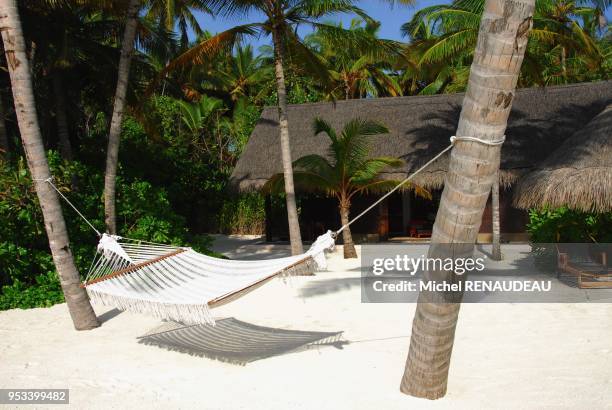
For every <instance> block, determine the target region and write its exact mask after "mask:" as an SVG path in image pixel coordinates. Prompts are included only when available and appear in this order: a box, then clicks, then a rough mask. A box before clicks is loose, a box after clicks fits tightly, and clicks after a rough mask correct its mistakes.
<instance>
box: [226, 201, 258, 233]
mask: <svg viewBox="0 0 612 410" xmlns="http://www.w3.org/2000/svg"><path fill="white" fill-rule="evenodd" d="M265 219H266V215H265V208H264V199H263V197H262V196H261V195H260V194H257V193H252V194H244V195H241V196H239V197H236V198H230V199H228V200H226V201H225V202H224V203H223V206H222V207H221V211H220V213H219V218H218V228H219V232H221V233H225V234H242V235H261V234H263V233H264V230H265Z"/></svg>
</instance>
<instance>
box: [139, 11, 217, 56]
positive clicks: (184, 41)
mask: <svg viewBox="0 0 612 410" xmlns="http://www.w3.org/2000/svg"><path fill="white" fill-rule="evenodd" d="M205 3H206V2H205V1H204V0H147V4H146V6H145V8H146V9H147V13H146V15H145V16H146V17H147V18H150V19H152V20H157V21H160V22H162V23H163V24H164V27H165V28H166V30H168V31H174V28H175V26H176V25H177V24H178V29H179V33H180V35H181V39H180V44H181V48H183V49H184V48H186V47H187V46H188V44H189V36H188V32H189V28H191V30H193V32H194V33H195V35H196V36H201V35H202V34H204V31H203V30H202V27H200V23H198V20H197V18H196V16H195V15H194V14H193V13H194V12H195V11H199V12H203V13H208V14H210V9H209V8H208V7H206V4H205Z"/></svg>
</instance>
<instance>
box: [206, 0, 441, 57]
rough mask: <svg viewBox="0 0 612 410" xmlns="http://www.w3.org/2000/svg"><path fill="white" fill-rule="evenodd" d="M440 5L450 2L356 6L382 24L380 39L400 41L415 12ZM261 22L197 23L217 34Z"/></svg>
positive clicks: (367, 0)
mask: <svg viewBox="0 0 612 410" xmlns="http://www.w3.org/2000/svg"><path fill="white" fill-rule="evenodd" d="M442 3H450V1H444V0H421V1H417V2H416V4H415V5H414V6H400V5H395V6H394V7H393V8H391V7H390V6H389V5H388V4H386V3H385V2H384V1H382V0H362V1H360V2H359V3H358V6H359V7H360V8H362V9H363V10H365V11H366V13H367V14H368V15H370V16H371V17H372V18H374V19H375V20H378V21H381V22H382V23H383V24H382V27H381V28H380V32H379V33H380V37H381V38H388V39H393V40H401V39H402V37H401V33H400V27H401V25H402V24H404V23H405V22H407V21H408V20H410V18H411V17H412V15H413V14H414V12H415V11H416V10H418V9H421V8H423V7H425V6H429V5H432V4H442ZM354 17H355V16H354V15H343V14H338V15H334V16H331V17H330V18H329V19H326V20H334V21H342V22H343V23H344V25H345V26H347V25H348V24H349V23H350V21H351V19H353V18H354ZM262 20H264V18H263V17H262V16H260V15H256V14H253V15H250V16H248V17H247V18H246V19H244V20H237V19H224V18H220V17H215V18H213V17H211V16H209V15H206V14H198V21H199V22H200V26H201V27H202V28H203V29H204V30H208V31H210V32H212V33H218V32H220V31H223V30H226V29H228V28H230V27H233V26H235V25H238V24H245V23H250V22H257V21H262ZM309 31H310V29H309V28H307V27H304V28H303V29H302V32H301V33H300V34H302V35H303V34H305V33H307V32H309ZM248 41H249V42H251V43H252V44H253V45H254V46H255V47H259V46H260V45H263V44H270V38H261V39H259V40H255V39H253V40H251V39H250V40H248Z"/></svg>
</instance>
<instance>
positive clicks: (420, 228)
mask: <svg viewBox="0 0 612 410" xmlns="http://www.w3.org/2000/svg"><path fill="white" fill-rule="evenodd" d="M407 231H408V236H409V237H411V238H431V224H430V223H428V222H427V221H424V220H420V219H412V220H410V222H409V223H408V227H407Z"/></svg>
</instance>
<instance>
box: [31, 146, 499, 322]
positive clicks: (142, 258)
mask: <svg viewBox="0 0 612 410" xmlns="http://www.w3.org/2000/svg"><path fill="white" fill-rule="evenodd" d="M504 139H505V137H503V138H501V139H499V140H495V141H489V140H482V139H479V138H474V137H457V136H453V137H451V139H450V142H451V143H450V145H448V146H447V147H446V148H444V149H443V150H442V151H440V152H439V153H438V154H437V155H436V156H434V157H433V158H432V159H430V160H429V161H427V162H426V163H425V164H424V165H423V166H421V167H420V168H419V169H417V170H416V171H414V172H413V173H412V174H411V175H410V176H408V177H406V178H405V179H404V180H403V181H402V182H400V183H399V184H398V185H397V186H396V187H395V188H393V189H391V190H390V191H388V192H387V193H386V194H384V195H383V196H381V197H380V198H379V199H378V200H377V201H375V202H374V203H373V204H372V205H370V206H369V207H367V208H366V209H365V210H364V211H362V212H361V213H360V214H359V215H357V216H355V217H354V218H352V219H351V220H350V221H348V222H347V223H345V224H344V225H343V226H342V227H340V229H338V230H337V231H335V232H331V231H327V233H325V234H323V235H321V236H319V237H318V238H317V240H316V241H315V242H314V243H313V244H312V246H311V247H310V249H309V250H308V251H307V252H306V253H304V254H301V255H295V256H290V257H286V258H278V259H268V260H261V261H236V260H225V259H218V258H212V257H210V256H206V255H202V254H200V253H198V252H195V251H194V250H193V249H191V248H185V247H178V246H171V245H163V244H156V243H151V242H145V241H137V240H131V239H125V238H121V237H119V236H113V235H108V234H101V233H100V232H99V231H98V230H97V229H96V228H95V227H94V226H93V225H92V224H91V222H90V221H88V220H87V218H85V216H83V214H82V213H81V212H80V211H79V210H78V209H77V208H76V207H75V206H74V205H73V204H72V203H71V202H70V200H68V198H66V196H64V194H63V193H62V192H61V191H60V190H59V189H57V187H56V186H55V185H54V184H53V182H52V180H53V177H49V178H46V179H38V180H37V181H41V182H46V183H48V184H49V185H51V187H52V188H53V189H55V191H57V193H58V194H59V195H60V196H61V197H62V199H64V200H65V201H66V202H67V203H68V205H70V206H71V207H72V208H73V209H74V210H75V211H76V212H77V214H78V215H79V216H80V217H81V218H83V220H84V221H85V222H86V223H87V224H88V225H89V226H90V227H91V228H92V229H93V230H94V231H95V232H96V233H97V234H98V236H100V238H101V239H100V243H99V244H98V251H99V253H100V256H99V257H98V258H97V259H94V263H92V267H91V269H90V270H89V273H88V274H87V277H86V279H85V282H84V283H83V284H82V286H83V287H84V288H85V289H86V290H87V293H88V294H89V297H90V298H91V299H92V301H94V302H100V303H102V304H105V305H109V306H113V307H116V308H119V309H121V310H128V311H133V312H139V313H145V314H150V315H153V316H156V317H158V318H161V319H166V320H173V321H177V322H181V323H183V324H186V325H197V324H214V323H215V321H214V319H213V317H212V315H211V313H210V308H213V307H215V306H219V305H222V304H224V303H227V302H230V301H232V300H234V299H236V298H238V297H240V296H242V295H244V294H245V293H248V292H250V291H251V290H253V289H255V288H257V287H259V286H261V285H262V284H264V283H265V282H267V281H269V280H270V279H272V278H274V277H277V276H291V275H305V274H312V273H313V272H314V270H315V269H325V268H326V261H325V251H326V250H331V249H332V248H333V247H334V243H335V238H336V237H337V236H338V234H339V233H340V232H342V231H343V230H344V229H346V228H347V227H348V226H349V225H350V224H352V223H353V222H355V221H356V220H357V219H359V218H361V217H362V216H363V215H365V214H366V213H367V212H369V211H370V210H371V209H373V208H374V207H375V206H376V205H378V204H379V203H380V202H382V201H383V200H384V199H385V198H387V197H388V196H389V195H391V194H392V193H393V192H395V191H397V190H398V189H400V188H401V187H402V186H403V185H404V184H406V183H407V182H408V181H410V180H411V179H412V178H413V177H414V176H415V175H417V174H418V173H420V172H421V171H422V170H423V169H425V168H427V167H428V166H429V165H430V164H431V163H433V162H435V161H436V160H437V159H438V158H440V157H441V156H442V155H444V154H445V153H446V152H447V151H449V150H450V149H451V148H452V147H453V145H454V144H455V143H456V141H469V142H478V143H481V144H485V145H490V146H495V145H501V144H503V142H504Z"/></svg>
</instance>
